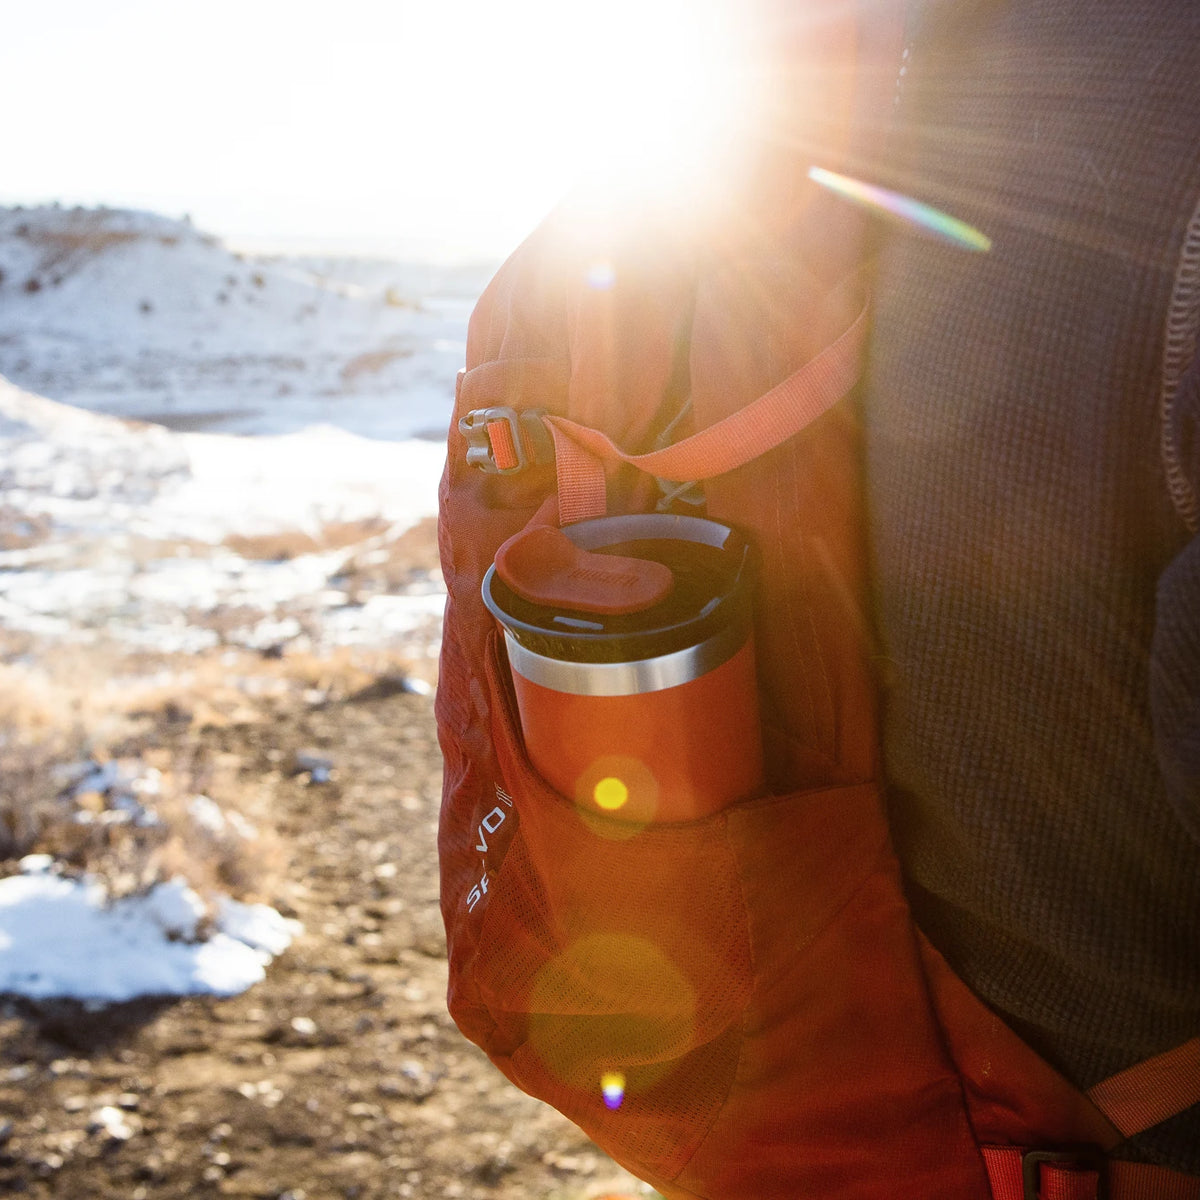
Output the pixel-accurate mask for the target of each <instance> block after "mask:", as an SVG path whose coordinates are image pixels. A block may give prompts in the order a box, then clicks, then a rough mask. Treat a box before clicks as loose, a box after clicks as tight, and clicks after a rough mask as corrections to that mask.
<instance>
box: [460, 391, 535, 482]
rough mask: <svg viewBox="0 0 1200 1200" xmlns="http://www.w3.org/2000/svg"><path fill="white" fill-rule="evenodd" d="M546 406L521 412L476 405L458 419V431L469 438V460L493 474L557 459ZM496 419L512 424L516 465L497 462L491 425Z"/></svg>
mask: <svg viewBox="0 0 1200 1200" xmlns="http://www.w3.org/2000/svg"><path fill="white" fill-rule="evenodd" d="M545 412H546V410H545V409H544V408H531V409H529V410H528V411H526V412H521V413H518V412H517V410H516V409H515V408H508V407H498V408H476V409H473V410H472V411H471V412H469V413H467V414H466V416H464V417H462V418H461V419H460V420H459V422H458V432H459V433H461V434H462V435H463V437H464V438H466V440H467V464H468V466H472V467H478V468H479V470H481V471H485V472H487V474H489V475H515V474H516V473H517V472H518V471H523V470H524V469H525V468H526V467H528V466H533V465H535V464H537V463H546V462H552V461H553V460H554V440H553V438H551V436H550V433H549V431H548V430H547V429H546V426H545V425H544V424H543V422H542V417H543V416H544V415H545ZM496 421H504V422H506V423H507V424H508V427H509V430H510V431H511V433H512V444H513V449H514V450H515V451H516V454H517V463H516V466H513V467H501V466H497V465H496V455H495V452H494V451H493V449H492V439H491V435H490V434H489V433H488V426H489V425H490V424H492V423H494V422H496Z"/></svg>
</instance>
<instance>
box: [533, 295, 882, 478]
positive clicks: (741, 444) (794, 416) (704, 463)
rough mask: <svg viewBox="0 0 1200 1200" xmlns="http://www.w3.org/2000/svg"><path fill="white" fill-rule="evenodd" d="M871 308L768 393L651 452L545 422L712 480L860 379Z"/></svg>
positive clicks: (582, 441)
mask: <svg viewBox="0 0 1200 1200" xmlns="http://www.w3.org/2000/svg"><path fill="white" fill-rule="evenodd" d="M867 313H868V309H867V307H866V306H864V307H863V310H862V311H861V312H860V313H859V314H858V317H857V318H856V319H855V321H854V323H853V324H852V325H851V326H850V328H849V329H847V330H846V331H845V333H843V334H842V335H841V336H840V337H839V338H838V339H837V340H836V341H834V342H831V343H830V344H829V345H828V346H826V347H825V349H824V350H822V351H821V353H820V354H818V355H817V356H816V357H815V358H813V359H810V360H809V361H808V362H807V363H805V364H804V366H802V367H801V368H800V369H799V370H798V371H796V372H794V373H793V374H791V375H789V376H788V377H787V378H786V379H785V380H784V381H783V382H782V383H780V384H777V385H776V386H775V387H773V388H772V389H771V390H770V391H769V392H765V393H764V394H763V395H761V396H759V397H758V399H757V400H754V401H751V403H749V404H747V405H746V407H745V408H742V409H739V410H738V411H737V412H735V413H731V414H730V415H729V416H728V417H726V418H725V419H724V420H722V421H717V422H716V424H714V425H710V426H709V427H708V428H707V429H703V430H701V431H700V432H699V433H695V434H692V436H691V437H687V438H684V439H683V441H681V442H676V443H675V444H674V445H673V446H666V447H664V448H663V449H662V450H654V451H651V452H650V453H649V454H626V453H624V452H623V451H622V450H620V449H618V448H617V446H615V445H614V444H613V442H612V441H611V440H610V439H609V438H608V437H606V436H605V435H604V434H603V433H600V432H599V431H598V430H596V429H589V428H588V427H587V426H585V425H577V424H576V423H575V422H574V421H568V420H567V419H566V418H565V417H547V418H546V422H547V424H549V425H551V426H552V427H553V428H554V429H555V430H556V431H560V432H562V433H564V434H566V436H567V437H569V438H570V439H571V441H573V442H574V443H575V444H576V445H577V446H578V447H579V448H580V449H582V450H585V451H587V452H588V453H589V454H591V455H593V456H594V457H596V458H599V459H602V460H604V461H606V462H624V463H629V464H630V465H631V466H634V467H637V468H638V469H639V470H641V471H645V472H646V473H647V474H649V475H655V476H657V477H658V478H659V479H670V480H685V479H712V478H714V477H715V476H717V475H724V474H725V473H726V472H727V471H732V470H735V469H736V468H737V467H744V466H745V465H746V464H747V463H749V462H753V461H754V459H756V458H758V457H759V456H760V455H762V454H766V452H767V451H768V450H774V449H775V447H776V446H778V445H780V444H781V443H783V442H785V441H787V439H788V438H790V437H792V436H793V435H794V434H797V433H799V432H800V430H801V429H803V428H804V427H805V426H806V425H808V424H810V423H811V422H812V421H815V420H816V419H817V418H818V417H819V416H821V415H822V414H823V413H824V412H826V411H827V410H828V409H830V408H832V407H833V406H834V404H836V403H837V402H838V400H840V399H841V398H842V397H843V396H844V395H845V394H846V393H847V392H848V391H849V390H850V389H851V388H852V387H853V386H854V385H855V384H856V383H857V382H858V377H859V375H860V374H861V372H862V361H863V354H864V352H865V350H866V343H867V329H868V320H867Z"/></svg>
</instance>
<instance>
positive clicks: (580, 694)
mask: <svg viewBox="0 0 1200 1200" xmlns="http://www.w3.org/2000/svg"><path fill="white" fill-rule="evenodd" d="M751 568H752V564H751V554H750V547H749V545H748V544H747V542H746V540H745V539H744V538H743V537H742V536H741V535H740V534H739V533H738V532H737V531H736V530H734V529H732V528H730V527H729V526H728V525H723V524H721V523H719V522H717V521H709V520H705V519H702V518H699V517H688V516H674V515H668V514H645V515H638V516H622V517H601V518H599V519H597V520H592V521H580V522H579V523H577V524H574V525H568V526H566V527H565V528H563V529H556V528H553V527H551V526H536V527H533V528H530V529H526V530H524V531H522V532H521V533H519V534H517V536H516V537H514V538H511V539H510V540H509V541H508V542H506V543H505V544H504V545H503V546H502V547H501V548H500V550H499V551H498V552H497V555H496V561H495V563H494V565H493V566H492V567H490V568H489V570H488V572H487V574H486V575H485V577H484V580H483V600H484V603H485V604H486V605H487V607H488V609H489V610H490V611H491V612H492V614H493V615H494V616H495V618H496V619H497V621H498V622H499V623H500V626H501V627H502V629H503V631H504V642H505V647H506V650H507V653H508V663H509V667H510V670H511V674H512V683H513V690H514V692H515V694H516V700H517V708H518V712H519V715H520V721H521V731H522V734H523V736H524V740H525V748H526V751H527V753H528V755H529V759H530V761H531V763H532V764H533V766H534V768H535V769H536V770H537V771H538V773H539V774H540V775H541V776H542V777H543V778H544V779H545V780H546V781H547V782H548V783H549V784H550V785H551V786H553V787H554V788H555V789H556V790H557V791H559V792H561V793H562V794H563V795H565V796H567V797H569V798H571V799H572V800H574V801H575V803H576V804H578V805H579V806H580V807H582V808H584V809H590V810H592V811H595V812H600V813H606V814H608V815H610V816H616V817H619V818H621V819H624V820H629V821H636V822H642V823H644V822H648V821H683V820H689V819H692V818H696V817H702V816H706V815H708V814H710V813H712V812H715V811H717V810H718V809H720V808H723V807H725V806H726V805H728V804H731V803H733V802H735V801H737V800H744V799H747V798H749V797H751V796H753V795H755V794H756V793H758V792H760V791H761V790H762V787H763V754H762V740H761V734H760V730H759V717H758V693H757V688H756V684H755V671H754V638H753V630H752V613H751V600H752V597H751Z"/></svg>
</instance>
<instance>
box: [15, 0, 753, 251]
mask: <svg viewBox="0 0 1200 1200" xmlns="http://www.w3.org/2000/svg"><path fill="white" fill-rule="evenodd" d="M731 10H734V11H735V10H736V6H735V5H732V4H729V2H728V0H724V3H722V0H605V2H604V3H603V4H590V3H588V4H580V3H574V2H573V0H336V3H335V2H330V0H325V2H323V3H316V2H314V0H204V3H197V2H196V0H100V2H98V0H37V2H36V3H29V2H27V3H19V4H18V3H14V4H10V5H7V6H6V11H5V13H4V19H3V36H2V37H0V111H2V112H4V113H5V114H6V115H5V119H4V121H3V122H2V123H0V163H2V164H3V176H2V177H0V203H16V202H36V201H47V200H54V199H58V200H61V201H62V202H64V203H107V204H112V205H132V206H136V207H144V208H151V209H154V210H157V211H161V212H165V213H170V214H180V213H183V212H189V213H191V214H192V216H193V218H194V219H195V221H196V223H197V224H198V225H200V226H201V227H202V228H205V229H208V230H211V231H212V232H215V233H217V234H220V235H223V236H226V237H234V238H239V237H240V238H250V237H258V238H276V239H288V238H296V239H300V238H316V239H352V240H355V241H361V242H373V241H386V242H391V243H395V244H400V245H402V246H406V247H407V248H409V249H421V248H425V249H427V250H429V251H431V252H434V253H438V252H440V253H449V254H452V255H459V254H471V253H479V252H483V253H500V252H502V251H504V250H506V249H508V248H510V247H511V246H512V245H513V244H514V243H515V241H517V240H518V239H519V238H520V237H521V236H523V235H524V233H526V232H527V231H528V230H529V228H531V227H532V225H533V224H534V223H535V222H536V221H537V220H538V218H539V217H540V216H541V215H542V214H543V213H544V212H545V211H546V210H547V209H548V208H549V207H550V206H551V205H552V204H553V203H554V201H555V200H556V199H557V197H558V196H560V195H561V194H562V192H563V191H564V190H565V189H566V188H567V187H568V186H569V185H570V184H571V182H572V181H573V180H574V179H575V178H576V176H577V175H578V174H579V172H580V171H581V170H583V169H585V168H588V167H593V166H595V164H596V163H597V162H598V161H601V160H605V159H606V157H608V156H610V155H611V152H612V151H613V149H614V147H617V146H619V147H620V148H621V150H620V155H619V157H620V159H621V160H622V162H623V163H624V164H625V167H624V169H625V170H627V171H632V170H633V169H634V167H635V166H636V165H637V164H638V162H639V155H641V159H640V162H641V164H642V165H643V166H644V164H645V162H646V160H647V158H649V159H651V160H653V159H656V158H661V156H662V154H663V153H664V148H665V147H674V148H678V147H679V146H681V145H682V144H683V143H685V142H687V141H688V139H689V138H693V137H695V136H696V135H697V133H699V132H700V131H702V130H703V129H704V128H705V126H706V121H707V120H708V118H709V116H711V115H713V114H716V113H721V114H722V115H727V113H728V111H729V108H730V103H729V96H728V93H727V91H726V90H724V87H725V82H726V81H725V79H724V76H722V74H721V72H720V70H718V69H717V68H716V67H715V66H714V63H715V62H716V61H717V60H719V59H721V58H722V56H727V55H728V53H729V51H730V49H731V48H732V46H733V44H734V36H733V34H732V33H731V31H730V28H729V25H728V13H729V12H730V11H731ZM723 14H724V17H725V19H724V20H723V19H722V15H723Z"/></svg>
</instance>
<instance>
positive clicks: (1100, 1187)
mask: <svg viewBox="0 0 1200 1200" xmlns="http://www.w3.org/2000/svg"><path fill="white" fill-rule="evenodd" d="M1044 1165H1049V1166H1063V1167H1067V1168H1069V1169H1074V1170H1081V1171H1095V1173H1096V1200H1108V1172H1107V1166H1108V1157H1107V1155H1105V1153H1104V1151H1102V1150H1099V1149H1097V1148H1096V1147H1095V1146H1069V1147H1061V1148H1059V1149H1057V1150H1026V1151H1025V1153H1024V1154H1022V1155H1021V1180H1022V1184H1023V1196H1024V1200H1038V1198H1039V1195H1040V1192H1039V1187H1040V1183H1041V1169H1042V1167H1043V1166H1044Z"/></svg>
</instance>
